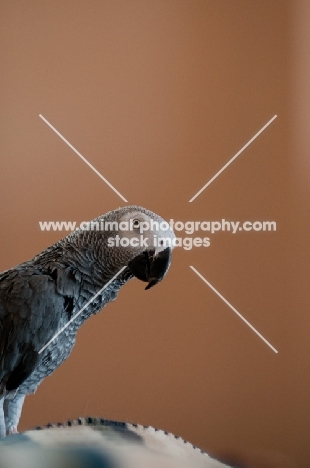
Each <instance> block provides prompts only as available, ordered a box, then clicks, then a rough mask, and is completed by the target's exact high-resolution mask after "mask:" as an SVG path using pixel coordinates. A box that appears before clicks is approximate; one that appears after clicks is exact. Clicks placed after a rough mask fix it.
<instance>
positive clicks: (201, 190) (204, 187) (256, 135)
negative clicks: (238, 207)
mask: <svg viewBox="0 0 310 468" xmlns="http://www.w3.org/2000/svg"><path fill="white" fill-rule="evenodd" d="M276 118H277V115H274V116H273V117H272V119H270V120H269V122H267V123H266V125H264V126H263V128H261V129H260V131H259V132H257V133H256V134H255V135H254V136H253V138H251V140H250V141H248V142H247V144H246V145H244V146H243V147H242V148H241V150H240V151H238V153H237V154H235V156H233V157H232V158H231V159H230V160H229V161H228V163H226V164H225V166H223V167H222V169H220V170H219V171H218V172H217V173H216V174H215V176H213V177H212V179H210V180H209V182H207V183H206V185H204V186H203V187H202V189H200V190H199V192H197V193H196V195H194V196H193V198H191V199H190V200H189V203H191V202H192V201H194V200H195V198H197V197H198V195H200V194H201V192H203V191H204V189H206V188H207V187H208V185H210V184H211V182H213V181H214V180H215V179H216V178H217V177H218V176H219V175H220V174H221V173H222V172H223V171H224V170H225V169H226V167H228V166H229V164H231V163H232V162H233V161H234V160H235V159H236V158H237V157H238V156H239V154H241V153H242V151H244V150H245V149H246V148H247V147H248V146H249V145H250V144H251V143H252V141H254V140H255V138H257V137H258V135H260V134H261V133H262V132H263V131H264V130H265V128H267V127H268V125H270V124H271V122H273V121H274V120H275V119H276Z"/></svg>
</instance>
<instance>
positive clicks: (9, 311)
mask: <svg viewBox="0 0 310 468" xmlns="http://www.w3.org/2000/svg"><path fill="white" fill-rule="evenodd" d="M92 223H93V224H92V226H94V227H95V228H94V229H90V230H82V229H79V230H76V231H74V232H72V233H71V234H69V235H68V236H67V237H65V238H64V239H62V240H60V241H59V242H56V244H54V245H52V246H51V247H48V248H47V249H45V250H44V251H43V252H41V253H40V254H39V255H37V256H35V257H34V258H33V259H32V260H29V261H27V262H24V263H21V264H20V265H18V266H16V267H15V268H12V269H10V270H7V271H4V272H3V273H1V274H0V437H4V436H5V435H6V434H12V433H15V432H16V431H17V425H18V421H19V418H20V414H21V410H22V406H23V402H24V398H25V396H26V395H27V394H30V393H34V392H35V390H36V388H37V387H38V385H39V384H40V383H41V382H42V380H43V379H44V378H45V377H47V376H48V375H50V374H51V373H52V372H53V371H54V370H55V369H56V368H57V367H58V366H59V365H60V364H61V363H62V362H63V361H64V360H65V359H67V357H68V356H69V354H70V352H71V350H72V348H73V346H74V343H75V338H76V333H77V331H78V329H79V328H80V326H81V325H83V323H84V322H85V320H87V319H88V318H89V317H90V316H91V315H93V314H96V313H98V312H99V311H100V310H101V309H102V308H103V307H104V306H105V305H106V304H107V303H108V302H110V301H113V300H115V299H116V297H117V294H118V292H119V290H120V288H121V287H122V286H123V285H124V284H125V283H126V282H127V281H128V280H129V279H131V278H133V277H137V278H138V279H140V280H142V281H146V282H147V283H148V285H147V287H146V289H148V288H150V287H152V286H154V285H155V284H156V283H158V282H159V281H161V280H162V279H163V277H164V276H165V274H166V272H167V270H168V268H169V266H170V262H171V250H172V247H171V246H169V242H168V241H169V240H170V245H171V243H172V242H171V241H172V240H173V239H174V233H173V231H172V230H171V229H170V227H169V226H168V229H166V227H167V223H165V222H164V220H163V219H162V218H161V217H160V216H158V215H156V214H155V213H153V212H151V211H148V210H146V209H145V208H142V207H139V206H127V207H124V208H119V209H117V210H114V211H110V212H109V213H107V214H105V215H103V216H99V217H98V218H96V219H95V220H93V221H92ZM96 223H97V224H96ZM126 223H127V224H126ZM143 223H144V224H143ZM96 225H97V226H99V227H100V229H99V230H97V228H96ZM126 226H128V229H126ZM142 226H143V229H142ZM102 227H103V228H104V230H102ZM129 227H130V228H129ZM162 227H164V229H162ZM107 228H108V229H107ZM144 228H145V230H144ZM142 231H143V240H144V242H139V243H138V245H137V242H136V240H135V241H133V239H140V235H141V232H142ZM117 236H118V239H119V240H120V242H119V245H117V243H116V242H114V245H113V242H112V243H111V239H114V240H115V239H116V238H117ZM125 238H126V239H127V240H126V242H125V241H124V242H123V244H124V245H125V244H126V243H128V242H130V243H129V245H128V246H126V247H122V245H121V244H122V240H123V239H125ZM159 239H165V241H159ZM167 240H168V241H167ZM111 245H112V246H111ZM124 267H125V268H124ZM122 268H124V270H123V271H122V272H121V273H120V274H118V273H119V272H120V270H121V269H122ZM115 275H118V276H117V277H116V278H115V279H113V278H114V277H115ZM112 279H113V281H111V280H112ZM105 285H107V287H106V288H105V289H104V290H103V291H102V292H100V291H101V289H102V288H103V287H104V286H105ZM99 292H100V293H99ZM98 293H99V294H98ZM94 296H96V297H95V298H94ZM93 298H94V299H93ZM92 299H93V300H92ZM90 300H92V301H91V303H90V304H89V305H88V306H87V307H85V306H86V304H87V303H88V302H89V301H90ZM83 307H85V308H84V310H83V311H82V313H79V311H81V309H82V308H83ZM78 313H79V314H78ZM76 315H77V316H76ZM75 316H76V318H75ZM68 324H69V325H68ZM63 327H66V328H65V329H64V330H63V331H62V332H61V333H60V334H59V335H58V336H57V337H56V339H54V341H52V342H51V343H50V344H49V345H48V346H47V347H46V348H44V347H45V345H46V344H47V343H48V342H49V341H50V340H51V339H53V337H54V336H55V334H57V332H59V331H60V330H61V329H62V328H63ZM42 348H44V350H43V351H42ZM41 351H42V352H41Z"/></svg>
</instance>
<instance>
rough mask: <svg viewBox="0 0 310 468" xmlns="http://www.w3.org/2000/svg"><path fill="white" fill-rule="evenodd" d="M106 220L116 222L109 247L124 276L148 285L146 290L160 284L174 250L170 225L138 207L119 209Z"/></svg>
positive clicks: (107, 216)
mask: <svg viewBox="0 0 310 468" xmlns="http://www.w3.org/2000/svg"><path fill="white" fill-rule="evenodd" d="M105 220H106V221H107V222H109V220H113V221H114V222H115V221H116V222H117V226H115V227H114V229H113V232H111V233H110V234H111V236H112V237H111V236H110V238H109V239H108V245H110V246H111V247H112V248H113V250H114V253H115V256H117V257H118V258H119V259H121V262H122V266H123V265H124V264H125V265H127V267H128V269H127V274H128V275H130V276H131V277H133V276H134V277H136V278H138V279H139V280H141V281H144V282H147V283H148V284H147V286H146V288H145V289H150V288H151V287H152V286H155V285H156V284H157V283H159V282H160V281H161V280H162V279H163V278H164V276H165V275H166V273H167V271H168V269H169V266H170V263H171V253H172V250H173V247H174V243H173V241H174V239H175V235H174V232H173V230H172V229H171V227H170V225H169V223H167V222H166V221H165V220H164V219H163V218H161V217H160V216H158V215H157V214H155V213H153V212H152V211H149V210H146V209H145V208H142V207H140V206H127V207H123V208H119V209H118V210H114V211H112V212H110V213H108V214H107V215H106V216H105ZM113 221H112V222H113ZM116 227H117V229H115V228H116ZM106 240H107V239H106ZM120 266H121V265H120Z"/></svg>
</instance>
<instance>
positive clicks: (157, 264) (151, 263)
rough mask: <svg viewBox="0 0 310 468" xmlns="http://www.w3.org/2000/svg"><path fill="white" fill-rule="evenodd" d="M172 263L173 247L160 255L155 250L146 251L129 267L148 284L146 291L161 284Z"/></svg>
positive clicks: (131, 262)
mask: <svg viewBox="0 0 310 468" xmlns="http://www.w3.org/2000/svg"><path fill="white" fill-rule="evenodd" d="M170 263H171V247H167V248H166V249H165V250H162V251H161V252H159V253H156V252H155V250H145V251H144V252H142V253H141V254H139V255H137V256H136V257H135V258H134V259H132V260H131V261H130V262H129V263H128V267H129V269H130V270H131V272H132V273H133V274H134V276H135V277H136V278H138V279H139V280H141V281H145V282H147V283H148V285H147V286H146V288H145V289H150V288H151V287H152V286H155V284H157V283H159V282H160V281H161V280H162V279H163V277H164V276H165V274H166V273H167V271H168V269H169V266H170Z"/></svg>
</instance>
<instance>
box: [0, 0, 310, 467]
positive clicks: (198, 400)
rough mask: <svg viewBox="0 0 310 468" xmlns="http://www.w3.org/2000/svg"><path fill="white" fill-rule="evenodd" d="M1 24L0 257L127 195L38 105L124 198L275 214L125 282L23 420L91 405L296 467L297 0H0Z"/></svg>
mask: <svg viewBox="0 0 310 468" xmlns="http://www.w3.org/2000/svg"><path fill="white" fill-rule="evenodd" d="M0 23H1V24H0V29H1V37H0V49H1V64H2V73H1V88H0V89H1V112H0V117H1V125H0V132H1V172H0V192H1V204H0V210H1V212H0V216H1V259H0V267H1V269H2V270H4V269H7V268H10V267H13V266H15V265H16V264H17V263H20V262H22V261H24V260H27V259H29V258H31V257H32V256H34V255H35V254H36V253H38V252H40V251H41V250H43V249H44V248H45V247H47V246H48V245H50V244H52V243H54V242H56V241H57V240H58V239H60V238H61V237H64V235H65V233H63V232H50V233H47V232H41V231H40V230H39V225H38V222H39V221H42V220H77V221H79V222H80V221H82V220H87V219H92V218H94V217H96V216H98V215H99V214H102V213H105V212H107V211H109V210H111V209H114V208H116V207H118V206H122V205H123V204H124V203H123V201H122V200H121V199H120V198H119V197H118V196H117V195H116V194H115V193H114V192H113V191H112V190H111V189H110V188H109V187H108V186H107V185H105V184H104V182H102V181H101V180H100V178H99V177H98V176H97V175H96V174H95V173H94V172H93V171H92V170H91V169H89V168H88V167H87V166H86V165H85V163H84V162H82V161H81V160H80V159H79V158H78V157H77V156H76V155H75V153H74V152H73V151H72V150H71V149H70V148H69V147H68V146H66V145H65V144H64V143H63V141H61V139H60V138H59V137H58V136H57V135H56V134H55V133H53V132H52V130H51V129H50V128H49V127H48V126H47V125H46V124H45V123H44V122H43V121H42V120H41V119H40V118H39V114H40V113H41V114H43V115H44V116H45V117H46V118H47V119H48V120H49V121H50V122H51V123H52V124H53V125H54V126H55V127H56V128H57V129H58V130H59V131H60V132H61V133H62V134H63V135H64V136H65V137H66V138H67V139H68V140H69V141H70V142H71V143H72V144H73V145H74V146H75V147H76V148H77V149H78V150H79V151H80V152H81V153H82V154H83V155H84V156H85V157H86V158H87V159H88V160H89V161H90V162H91V163H92V164H93V165H94V166H95V167H96V168H97V169H98V170H99V171H100V172H101V173H102V174H103V175H104V176H105V177H106V178H107V179H108V180H109V181H110V182H111V183H112V184H113V185H115V187H116V188H117V189H118V190H119V191H120V192H121V193H122V194H123V195H124V196H125V197H126V198H127V199H128V200H129V203H130V204H139V205H142V206H145V207H146V208H148V209H151V210H153V211H155V212H157V213H158V214H160V215H161V216H163V217H165V218H167V219H170V218H174V219H175V220H183V221H185V220H188V219H189V220H201V221H202V220H221V219H222V218H225V219H228V220H234V221H237V220H240V221H246V220H250V221H255V220H275V221H276V222H277V232H275V233H263V232H260V233H256V232H250V233H245V232H239V233H238V234H236V235H232V234H229V233H218V234H215V235H213V236H212V237H211V246H210V247H209V248H196V249H193V250H191V251H185V250H183V249H181V248H178V249H176V250H175V253H174V258H173V264H172V267H171V270H170V272H169V274H168V276H167V278H166V279H165V281H164V282H163V283H162V284H161V285H159V286H158V287H156V288H154V289H152V290H151V291H149V292H145V291H144V285H143V284H142V283H140V282H139V281H136V280H135V281H132V282H130V283H129V284H128V285H126V287H125V288H123V290H122V291H121V293H120V295H119V298H118V300H117V301H116V302H115V303H113V304H110V305H109V306H107V308H106V309H105V310H104V311H103V312H102V313H101V314H99V315H98V316H96V317H94V318H92V319H90V320H89V322H88V323H87V324H86V325H85V326H84V327H83V329H81V330H80V332H79V334H78V339H77V345H76V346H75V348H74V351H73V353H72V355H71V357H70V358H69V359H68V360H67V361H66V362H65V363H64V364H63V365H62V366H61V367H60V368H59V369H58V370H57V371H56V372H55V373H54V374H53V375H52V376H51V377H49V378H48V379H46V380H45V381H44V383H43V384H42V385H41V386H40V387H39V389H38V391H37V393H36V394H35V395H34V396H31V397H28V398H27V400H26V403H25V406H24V411H23V415H22V419H21V424H20V429H21V430H24V429H27V428H30V427H32V426H34V425H37V424H43V423H47V422H48V421H53V422H55V421H58V420H65V419H67V418H72V417H77V416H82V415H96V416H102V417H105V418H111V419H118V420H126V421H127V420H129V421H133V422H138V423H141V424H149V425H153V426H157V427H160V428H163V429H166V430H168V431H172V432H174V433H177V434H179V435H182V436H183V437H184V438H186V439H188V440H190V441H191V442H193V443H194V444H196V445H198V446H200V447H202V448H204V449H205V450H207V451H208V452H209V453H211V454H221V453H224V452H229V451H231V450H233V451H235V452H238V453H245V452H249V451H251V450H256V451H260V452H262V453H267V452H279V453H282V454H284V455H287V456H290V457H292V458H293V459H295V460H296V461H297V462H298V464H299V465H298V466H303V467H306V466H309V463H310V442H309V422H310V421H309V419H310V353H309V351H310V349H309V348H310V340H309V333H310V310H309V302H310V296H309V292H308V291H309V286H308V278H309V266H308V265H309V246H308V229H309V222H308V217H309V197H310V193H309V181H310V162H309V150H308V148H309V146H310V145H309V143H310V142H309V138H310V137H309V134H310V132H309V115H310V93H309V89H310V88H309V82H310V58H309V45H310V4H309V2H307V1H305V2H302V1H291V2H287V1H285V0H256V1H254V0H235V1H231V0H194V1H193V0H183V1H182V0H178V1H173V0H168V1H167V0H145V1H143V0H127V1H124V0H123V1H116V0H115V1H106V0H101V1H99V0H98V1H96V0H90V1H88V2H84V1H78V0H75V1H67V2H63V1H60V0H54V1H53V2H47V1H45V2H42V1H41V0H38V1H35V0H31V1H30V2H16V1H11V0H2V2H1V5H0ZM275 114H277V115H278V118H277V119H276V120H275V121H274V122H273V123H272V124H271V125H270V127H268V129H266V130H265V132H264V133H263V134H262V135H260V137H259V138H258V139H257V140H256V141H255V142H253V143H252V145H251V146H250V147H249V148H247V149H246V150H245V151H244V153H242V155H240V156H239V158H238V159H237V160H236V161H235V162H234V163H233V164H231V166H229V168H227V169H226V170H225V172H224V173H223V174H221V176H220V177H218V179H216V180H215V181H214V182H213V183H212V184H211V185H210V186H209V187H208V188H207V189H206V190H205V191H204V192H203V193H202V194H201V195H200V196H199V197H198V198H197V199H196V200H195V201H194V202H193V203H189V202H188V200H189V199H190V198H191V197H192V196H193V195H194V194H195V193H196V192H197V191H198V190H199V189H200V188H201V187H202V186H203V185H204V184H205V183H206V182H207V181H208V180H209V179H210V178H211V177H212V176H213V175H214V174H215V173H216V172H217V171H218V170H219V169H220V168H221V167H222V166H223V165H224V164H225V163H226V162H227V161H228V160H229V159H230V158H231V157H232V156H233V155H234V154H235V153H236V152H237V151H239V149H241V147H242V146H243V145H244V144H245V143H246V142H247V141H248V140H249V139H250V138H251V137H252V136H253V135H254V134H255V133H256V132H257V131H258V130H259V129H260V128H261V127H262V126H263V125H265V123H266V122H267V121H268V120H269V119H270V118H271V117H273V116H274V115H275ZM198 235H201V233H198ZM189 265H193V266H195V267H196V268H197V269H198V270H199V271H200V272H201V273H202V274H203V275H204V276H205V277H206V278H207V279H208V280H209V281H210V282H211V283H212V284H213V285H214V286H215V287H216V288H217V289H218V290H219V291H220V292H221V293H222V294H223V295H224V296H225V297H226V298H227V299H228V300H229V301H230V302H231V303H232V304H233V305H234V306H235V307H236V308H237V309H238V310H239V311H240V312H241V313H242V314H243V315H244V316H245V317H246V318H247V319H248V320H249V321H250V322H251V323H252V324H253V326H255V327H256V328H257V329H258V330H259V331H260V332H261V333H262V334H263V335H264V336H265V337H266V338H267V339H268V340H269V341H270V342H271V343H272V344H273V345H274V346H275V347H276V348H277V349H278V350H279V354H278V355H276V354H275V353H273V352H272V351H271V350H270V349H269V348H268V347H267V346H266V345H265V344H264V343H263V341H261V340H260V339H259V338H258V337H257V336H256V335H255V334H254V333H253V332H252V331H251V330H250V329H249V328H248V327H247V326H246V325H245V324H244V323H243V322H242V321H241V320H240V319H239V318H238V317H237V316H236V315H235V314H234V313H233V312H232V311H231V310H230V309H229V308H228V307H227V305H226V304H224V302H222V301H221V300H220V299H219V298H218V297H217V296H216V295H215V294H214V292H212V291H211V290H210V289H209V288H208V286H207V285H205V284H204V283H203V282H202V281H201V280H200V279H199V278H198V277H197V276H196V275H195V274H194V273H193V272H192V271H191V270H190V268H189Z"/></svg>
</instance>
